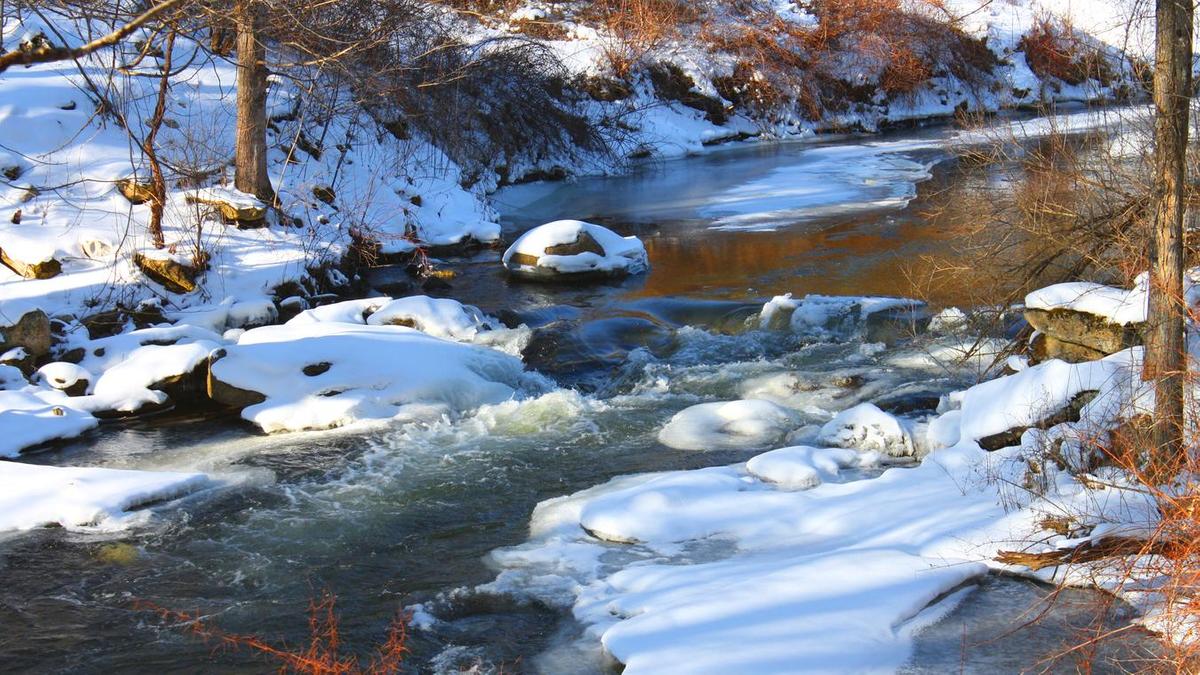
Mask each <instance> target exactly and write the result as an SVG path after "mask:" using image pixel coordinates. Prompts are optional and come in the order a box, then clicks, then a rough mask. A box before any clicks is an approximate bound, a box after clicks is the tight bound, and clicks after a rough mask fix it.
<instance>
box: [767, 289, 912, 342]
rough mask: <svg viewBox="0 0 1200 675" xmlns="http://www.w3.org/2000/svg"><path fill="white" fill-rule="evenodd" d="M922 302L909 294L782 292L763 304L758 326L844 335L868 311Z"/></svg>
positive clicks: (855, 327) (822, 335)
mask: <svg viewBox="0 0 1200 675" xmlns="http://www.w3.org/2000/svg"><path fill="white" fill-rule="evenodd" d="M924 306H925V303H923V302H921V301H920V300H912V299H910V298H887V297H867V296H859V297H856V296H836V295H817V294H809V295H805V296H804V297H803V298H800V299H798V300H797V299H795V298H793V297H792V294H791V293H786V294H784V295H777V296H775V297H774V298H771V299H770V300H769V301H767V303H766V304H764V305H763V308H762V310H760V312H759V326H760V327H761V328H764V329H769V330H791V331H792V332H794V333H797V334H800V335H806V336H812V337H816V338H834V337H838V338H847V337H851V336H852V335H853V334H854V333H855V331H858V330H861V328H862V327H863V324H864V323H865V322H866V320H867V319H868V318H869V317H870V316H871V315H872V314H875V313H878V312H883V311H887V310H895V309H903V310H912V309H918V308H921V307H924Z"/></svg>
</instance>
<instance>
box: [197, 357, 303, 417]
mask: <svg viewBox="0 0 1200 675" xmlns="http://www.w3.org/2000/svg"><path fill="white" fill-rule="evenodd" d="M227 354H228V352H226V351H225V350H224V349H218V350H217V351H215V352H213V354H212V356H210V357H209V359H208V378H207V393H208V397H209V398H210V399H212V400H213V401H216V402H217V403H220V404H221V405H224V406H228V407H230V408H237V409H238V410H241V409H242V408H248V407H250V406H252V405H258V404H259V403H262V402H263V401H266V400H267V397H266V395H264V394H260V393H259V392H257V391H251V390H249V389H242V388H241V387H237V386H234V385H232V384H229V383H228V382H224V381H222V380H221V379H220V378H218V377H216V376H214V374H213V365H214V364H216V363H217V361H220V360H221V359H223V358H225V356H226V355H227ZM305 374H306V375H307V374H308V373H305Z"/></svg>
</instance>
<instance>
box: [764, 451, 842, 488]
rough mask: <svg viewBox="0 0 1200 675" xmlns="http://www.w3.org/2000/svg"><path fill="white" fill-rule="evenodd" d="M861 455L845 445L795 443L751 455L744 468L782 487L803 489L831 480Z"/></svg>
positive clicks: (765, 480)
mask: <svg viewBox="0 0 1200 675" xmlns="http://www.w3.org/2000/svg"><path fill="white" fill-rule="evenodd" d="M864 456H865V455H859V454H858V453H857V452H855V451H854V450H849V449H846V448H814V447H811V446H807V445H797V446H792V447H788V448H779V449H778V450H772V451H770V452H765V453H763V454H761V455H758V456H756V457H752V458H751V459H750V461H748V462H746V471H748V472H749V473H750V475H752V476H754V477H755V478H758V479H759V480H761V481H764V482H767V483H773V484H775V485H777V486H779V487H780V488H783V489H785V490H807V489H809V488H814V487H816V486H818V485H820V484H821V483H824V482H825V481H829V480H835V479H836V478H837V477H838V473H839V472H840V471H841V470H842V469H848V468H851V467H855V466H858V465H859V460H860V458H861V457H864Z"/></svg>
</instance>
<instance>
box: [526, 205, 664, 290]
mask: <svg viewBox="0 0 1200 675" xmlns="http://www.w3.org/2000/svg"><path fill="white" fill-rule="evenodd" d="M502 260H503V262H504V266H505V267H506V268H508V271H509V272H511V273H512V274H515V275H517V276H520V277H524V278H529V279H542V280H546V279H567V278H596V277H612V276H622V275H625V274H638V273H640V272H644V271H646V269H648V268H649V266H650V262H649V258H648V257H647V255H646V247H645V246H644V245H643V244H642V242H641V240H639V239H638V238H637V237H633V236H630V237H622V236H621V235H619V234H617V233H616V232H613V231H612V230H610V229H608V228H606V227H601V226H599V225H594V224H592V223H585V222H583V221H581V220H556V221H554V222H552V223H546V224H545V225H539V226H538V227H535V228H533V229H531V230H529V231H528V232H526V233H525V234H523V235H521V236H520V237H519V238H517V240H516V241H515V242H513V244H512V246H509V247H508V250H507V251H505V252H504V257H503V258H502Z"/></svg>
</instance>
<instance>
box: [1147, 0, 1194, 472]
mask: <svg viewBox="0 0 1200 675" xmlns="http://www.w3.org/2000/svg"><path fill="white" fill-rule="evenodd" d="M1155 25H1156V27H1155V65H1154V107H1155V121H1154V140H1155V149H1154V193H1153V204H1152V208H1153V214H1154V222H1153V225H1154V246H1153V250H1152V251H1151V267H1150V287H1149V291H1150V300H1149V314H1148V316H1147V328H1146V358H1145V366H1144V369H1143V377H1144V378H1145V379H1148V380H1149V379H1153V380H1154V392H1155V415H1154V426H1153V429H1152V433H1151V439H1152V443H1153V447H1152V448H1151V452H1152V456H1151V458H1150V459H1151V466H1152V468H1156V469H1159V470H1161V473H1160V477H1161V478H1166V477H1168V476H1169V475H1170V474H1171V473H1173V470H1172V467H1175V466H1178V463H1179V462H1180V461H1181V460H1182V457H1183V414H1184V413H1183V409H1184V382H1185V379H1186V375H1187V352H1186V341H1185V329H1186V313H1187V306H1186V304H1185V301H1184V298H1183V210H1184V191H1185V189H1186V182H1185V177H1186V176H1185V171H1186V170H1185V164H1184V162H1185V159H1186V153H1187V140H1188V105H1189V103H1190V93H1191V88H1192V87H1191V84H1192V3H1191V0H1157V1H1156V4H1155Z"/></svg>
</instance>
